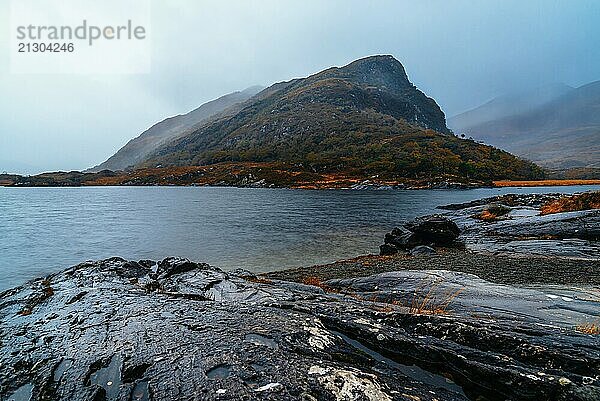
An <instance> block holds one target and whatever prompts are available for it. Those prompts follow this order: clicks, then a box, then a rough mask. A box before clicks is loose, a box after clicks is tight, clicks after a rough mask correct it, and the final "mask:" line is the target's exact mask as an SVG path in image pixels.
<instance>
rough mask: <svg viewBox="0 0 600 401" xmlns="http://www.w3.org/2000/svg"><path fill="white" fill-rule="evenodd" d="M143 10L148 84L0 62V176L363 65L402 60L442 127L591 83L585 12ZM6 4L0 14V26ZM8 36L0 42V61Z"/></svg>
mask: <svg viewBox="0 0 600 401" xmlns="http://www.w3.org/2000/svg"><path fill="white" fill-rule="evenodd" d="M149 1H151V3H152V4H151V5H152V7H151V10H152V25H151V27H149V29H148V38H149V40H150V41H151V42H150V43H151V48H152V49H151V50H152V65H151V72H150V73H148V74H97V75H87V74H53V75H49V74H37V75H33V74H11V73H10V70H9V61H8V59H9V57H8V56H5V57H3V58H2V61H1V62H0V92H1V93H2V97H0V160H7V161H11V160H13V161H15V162H17V161H18V162H19V165H17V163H2V164H1V165H0V171H2V170H14V171H15V172H21V173H35V172H39V171H40V170H71V169H85V168H89V167H90V166H94V165H98V164H100V163H102V162H104V161H106V160H107V158H108V157H110V156H111V155H113V154H114V153H115V152H117V151H118V150H119V149H120V148H122V147H123V146H124V145H125V144H127V142H128V141H129V140H131V138H134V137H135V136H137V135H139V134H140V133H141V132H143V131H144V130H146V129H147V128H148V127H150V126H151V125H152V124H154V123H156V122H157V121H161V120H164V119H165V118H168V117H169V116H175V115H178V114H182V113H185V112H187V111H189V110H193V109H195V108H197V107H198V106H200V105H202V104H204V103H206V102H208V101H210V100H212V99H216V98H218V97H220V96H222V95H223V94H226V93H232V92H234V91H237V90H241V89H243V88H247V87H250V86H253V85H262V86H269V85H271V84H272V83H274V82H280V81H283V80H288V79H290V78H291V77H303V76H308V75H310V74H311V73H313V72H315V71H320V70H324V69H326V68H328V67H331V66H335V65H338V66H340V65H345V64H347V63H349V62H351V61H352V60H355V59H358V58H361V57H364V56H367V55H373V54H392V55H394V56H395V57H396V58H397V59H399V60H401V61H402V63H403V65H404V66H405V67H406V69H407V70H408V71H410V76H411V81H412V82H414V83H415V85H416V86H417V87H419V88H420V89H421V90H423V91H424V92H425V93H427V94H428V95H429V96H431V97H432V98H434V99H436V101H437V102H438V104H439V105H440V107H441V109H442V111H443V112H444V113H445V114H446V115H447V116H454V115H457V114H459V113H462V112H464V111H466V110H470V109H473V108H474V107H477V106H478V105H481V104H483V103H485V102H486V101H488V100H489V99H493V98H495V97H498V96H500V95H502V94H504V93H514V92H519V91H524V90H527V89H529V88H536V87H539V86H543V85H547V84H551V83H554V82H563V83H565V84H566V85H569V86H572V87H579V86H581V85H584V84H586V83H589V82H593V81H596V80H598V79H600V76H599V71H600V52H598V51H597V46H598V44H597V40H596V38H598V37H599V36H600V25H599V24H598V21H599V20H600V2H598V1H593V0H580V1H576V2H555V1H547V0H531V1H526V2H524V1H520V0H503V1H486V2H474V1H472V0H456V1H452V2H444V1H436V2H429V1H427V2H420V1H408V0H405V1H404V0H381V1H377V2H365V1H363V0H343V1H342V0H330V1H326V2H324V1H322V0H306V1H302V2H294V1H285V2H284V1H279V0H261V1H216V0H207V1H202V2H197V1H192V0H174V1H169V2H165V1H159V0H149ZM9 5H10V2H9V1H4V2H0V25H1V26H9V25H10V24H9V22H10V21H9V15H10V13H9ZM91 17H93V16H90V18H91ZM507 21H509V23H507ZM9 35H11V33H10V32H9V31H8V29H6V30H0V52H2V53H3V54H5V55H8V54H9V51H10V50H9V41H10V38H11V36H9ZM28 165H29V166H31V167H29V168H28V167H26V166H28Z"/></svg>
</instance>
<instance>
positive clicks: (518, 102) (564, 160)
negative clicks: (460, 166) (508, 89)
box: [449, 81, 600, 169]
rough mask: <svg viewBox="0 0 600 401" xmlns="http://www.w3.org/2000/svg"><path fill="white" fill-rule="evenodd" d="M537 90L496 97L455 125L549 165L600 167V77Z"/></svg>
mask: <svg viewBox="0 0 600 401" xmlns="http://www.w3.org/2000/svg"><path fill="white" fill-rule="evenodd" d="M536 92H537V93H538V95H534V96H531V92H528V93H521V94H512V95H505V96H502V97H500V98H497V99H494V100H492V101H491V102H488V103H486V104H484V105H482V106H480V107H478V108H476V109H474V110H471V111H469V112H467V113H463V114H461V115H458V116H456V117H453V118H451V119H450V120H449V122H450V126H451V127H452V128H454V130H455V131H456V132H463V133H465V134H466V135H467V136H472V137H473V138H475V139H478V140H481V141H483V142H485V143H487V144H491V145H494V146H498V147H500V148H502V149H505V150H507V151H509V152H512V153H514V154H516V155H519V156H522V157H525V158H527V159H529V160H532V161H535V162H536V163H538V164H540V165H542V166H545V167H547V168H552V169H567V168H574V167H595V168H598V167H600V81H596V82H592V83H589V84H587V85H583V86H581V87H579V88H569V87H567V86H565V85H553V86H551V87H545V88H541V89H540V90H538V91H534V93H536ZM541 93H543V94H544V95H540V94H541Z"/></svg>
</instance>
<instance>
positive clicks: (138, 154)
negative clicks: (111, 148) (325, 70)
mask: <svg viewBox="0 0 600 401" xmlns="http://www.w3.org/2000/svg"><path fill="white" fill-rule="evenodd" d="M262 89H264V88H262V87H260V86H253V87H250V88H247V89H245V90H243V91H240V92H233V93H230V94H228V95H224V96H221V97H220V98H218V99H215V100H212V101H210V102H207V103H204V104H203V105H201V106H200V107H198V108H197V109H195V110H192V111H190V112H189V113H187V114H183V115H178V116H175V117H170V118H167V119H166V120H163V121H161V122H159V123H157V124H155V125H153V126H152V127H150V128H149V129H147V130H146V131H144V132H143V133H142V134H141V135H139V136H138V137H136V138H134V139H132V140H130V141H129V142H128V143H127V144H126V145H125V146H123V147H122V148H121V149H119V151H118V152H117V153H115V154H114V155H113V156H111V157H110V158H109V159H108V160H106V161H105V162H104V163H102V164H99V165H98V166H95V167H93V168H91V169H89V170H87V171H88V172H98V171H102V170H113V171H116V170H124V169H126V168H128V167H131V166H134V165H136V164H138V163H140V162H141V161H143V160H144V159H145V158H146V157H147V156H148V155H149V154H150V153H152V152H153V151H154V150H156V149H157V148H158V147H159V146H160V145H162V144H164V143H167V142H169V141H171V140H173V139H175V138H177V137H178V136H180V135H182V134H184V133H185V132H186V130H190V129H192V128H193V127H195V126H197V125H198V124H202V123H204V122H206V121H207V120H208V119H210V118H211V117H214V116H215V115H217V114H219V113H223V112H225V111H226V110H227V109H229V108H231V107H232V106H235V105H236V104H240V103H242V102H245V101H246V100H248V99H249V98H251V97H252V96H254V95H256V94H257V93H258V92H260V91H261V90H262Z"/></svg>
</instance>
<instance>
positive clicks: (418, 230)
mask: <svg viewBox="0 0 600 401" xmlns="http://www.w3.org/2000/svg"><path fill="white" fill-rule="evenodd" d="M404 228H406V229H407V230H409V231H410V232H412V233H413V234H414V239H415V240H416V242H418V243H420V244H422V245H429V244H433V245H438V246H448V245H452V244H453V242H454V241H456V239H457V238H458V236H459V235H460V229H459V228H458V226H457V225H456V223H455V222H454V221H452V220H450V219H449V218H447V217H445V216H441V215H432V216H424V217H417V218H416V219H414V220H413V221H411V222H409V223H406V224H404Z"/></svg>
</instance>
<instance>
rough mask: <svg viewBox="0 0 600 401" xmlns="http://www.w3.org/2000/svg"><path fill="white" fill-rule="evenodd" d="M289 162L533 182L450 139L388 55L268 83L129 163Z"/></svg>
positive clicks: (373, 172) (323, 168) (514, 166)
mask: <svg viewBox="0 0 600 401" xmlns="http://www.w3.org/2000/svg"><path fill="white" fill-rule="evenodd" d="M223 162H226V163H231V162H234V163H236V162H260V163H265V162H267V163H268V162H277V163H281V162H284V163H292V164H293V165H294V166H295V168H298V166H301V167H302V168H304V169H306V170H309V171H312V172H315V173H323V172H331V173H336V172H344V173H348V172H351V173H352V174H354V175H356V176H360V177H373V176H377V177H411V178H418V177H434V176H440V175H454V176H457V177H463V178H472V179H481V180H488V179H530V178H539V177H541V175H542V173H541V170H540V169H539V168H538V167H537V166H535V165H533V164H532V163H529V162H525V161H523V160H520V159H517V158H516V157H514V156H512V155H510V154H509V153H507V152H504V151H501V150H498V149H495V148H492V147H490V146H485V145H480V144H477V143H475V142H474V141H470V140H463V139H459V138H457V137H456V136H454V135H452V133H451V132H450V130H449V129H448V127H447V126H446V122H445V116H444V114H443V112H442V111H441V110H440V108H439V106H438V105H437V103H436V102H435V101H434V100H433V99H431V98H429V97H427V96H426V95H425V94H423V92H421V91H419V90H418V89H417V88H416V87H415V86H414V85H413V84H412V83H411V82H410V81H409V79H408V77H407V75H406V72H405V70H404V67H403V66H402V64H401V63H400V62H399V61H398V60H396V59H395V58H393V57H392V56H373V57H367V58H364V59H360V60H357V61H355V62H353V63H350V64H349V65H347V66H345V67H341V68H337V67H334V68H329V69H327V70H324V71H322V72H319V73H317V74H314V75H311V76H309V77H307V78H302V79H295V80H292V81H288V82H281V83H278V84H275V85H273V86H271V87H269V88H267V89H265V90H263V91H262V92H261V93H259V94H258V95H256V96H255V97H253V98H252V99H250V100H249V101H248V102H246V103H244V104H243V105H242V107H240V108H239V110H238V111H237V112H236V113H229V114H228V115H224V116H217V117H215V118H213V119H211V120H210V121H209V122H207V123H205V124H202V125H201V126H198V127H197V128H195V129H192V130H190V131H189V132H188V133H186V134H185V135H181V136H178V137H177V138H175V139H173V140H171V141H170V142H166V143H164V144H163V145H162V146H160V147H159V148H158V149H157V150H156V151H154V152H153V153H152V154H150V155H149V156H148V157H147V158H146V159H145V160H144V161H142V162H140V163H138V164H137V165H136V167H138V168H142V167H162V168H164V167H168V166H186V165H187V166H201V165H211V164H214V163H223Z"/></svg>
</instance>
